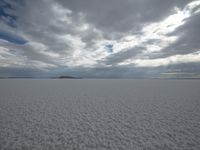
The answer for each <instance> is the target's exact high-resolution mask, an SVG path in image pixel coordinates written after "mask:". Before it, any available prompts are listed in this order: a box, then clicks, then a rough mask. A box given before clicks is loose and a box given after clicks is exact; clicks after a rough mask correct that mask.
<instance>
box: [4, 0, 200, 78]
mask: <svg viewBox="0 0 200 150" xmlns="http://www.w3.org/2000/svg"><path fill="white" fill-rule="evenodd" d="M199 35H200V0H193V1H192V0H166V1H163V0H0V77H56V76H61V75H67V76H75V77H84V78H143V77H144V78H145V77H147V78H148V77H150V78H151V77H166V76H182V75H184V76H188V75H189V76H191V77H195V76H199V73H200V36H199Z"/></svg>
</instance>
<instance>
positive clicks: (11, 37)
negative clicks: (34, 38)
mask: <svg viewBox="0 0 200 150" xmlns="http://www.w3.org/2000/svg"><path fill="white" fill-rule="evenodd" d="M0 39H2V40H5V41H8V42H11V43H14V44H19V45H23V44H26V43H27V42H28V41H27V40H25V39H24V38H22V37H20V36H19V35H15V34H12V33H9V32H5V31H1V30H0Z"/></svg>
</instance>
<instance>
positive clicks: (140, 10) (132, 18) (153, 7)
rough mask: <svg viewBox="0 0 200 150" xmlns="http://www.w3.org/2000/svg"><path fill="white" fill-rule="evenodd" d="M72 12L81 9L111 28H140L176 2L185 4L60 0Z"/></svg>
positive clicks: (153, 0)
mask: <svg viewBox="0 0 200 150" xmlns="http://www.w3.org/2000/svg"><path fill="white" fill-rule="evenodd" d="M58 2H60V3H62V5H64V6H65V7H67V8H69V9H71V10H72V11H73V12H76V13H78V12H82V13H83V14H85V17H86V19H87V21H89V22H91V23H93V24H95V25H96V26H97V28H100V29H101V30H103V31H105V32H104V33H105V34H107V32H108V34H109V32H127V31H131V30H137V29H140V28H141V27H142V26H141V25H142V24H144V23H148V22H154V21H158V20H160V19H163V18H164V17H166V16H167V15H169V14H170V13H171V11H172V9H173V8H174V6H177V7H180V8H182V7H183V6H184V5H185V4H186V3H187V2H188V1H187V0H183V1H179V0H167V1H160V0H149V1H146V0H140V1H136V0H109V1H107V0H101V1H99V0H84V1H82V0H78V1H71V0H61V1H58Z"/></svg>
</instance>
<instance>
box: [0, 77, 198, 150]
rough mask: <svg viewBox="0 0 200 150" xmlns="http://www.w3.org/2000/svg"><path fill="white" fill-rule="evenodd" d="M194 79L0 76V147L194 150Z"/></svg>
mask: <svg viewBox="0 0 200 150" xmlns="http://www.w3.org/2000/svg"><path fill="white" fill-rule="evenodd" d="M199 89H200V80H83V79H82V80H0V149H2V150H3V149H5V150H12V149H13V150H18V149H19V150H21V149H26V150H27V149H44V150H45V149H46V150H49V149H77V150H79V149H80V150H82V149H83V150H84V149H85V150H90V149H97V150H103V149H112V150H118V149H124V150H129V149H130V150H133V149H136V150H145V149H146V150H150V149H152V150H161V149H162V150H199V149H200V92H199Z"/></svg>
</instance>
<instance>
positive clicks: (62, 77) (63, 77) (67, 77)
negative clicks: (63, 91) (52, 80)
mask: <svg viewBox="0 0 200 150" xmlns="http://www.w3.org/2000/svg"><path fill="white" fill-rule="evenodd" d="M58 79H81V78H80V77H73V76H60V77H58Z"/></svg>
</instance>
